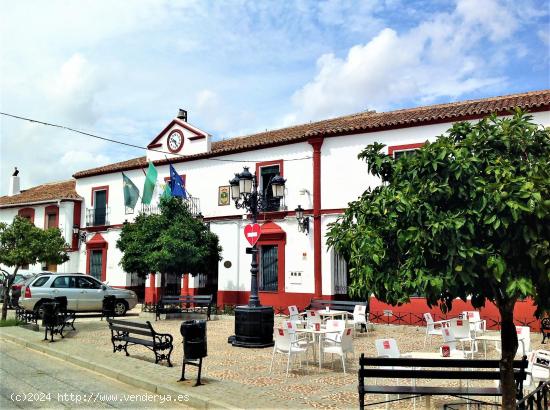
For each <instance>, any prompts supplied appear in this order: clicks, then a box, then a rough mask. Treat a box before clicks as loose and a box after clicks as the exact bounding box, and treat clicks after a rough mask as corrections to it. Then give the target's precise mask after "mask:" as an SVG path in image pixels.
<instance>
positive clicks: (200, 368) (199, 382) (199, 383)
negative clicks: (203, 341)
mask: <svg viewBox="0 0 550 410" xmlns="http://www.w3.org/2000/svg"><path fill="white" fill-rule="evenodd" d="M201 371H202V357H201V358H200V359H199V376H198V377H197V382H196V383H195V387H196V386H200V385H202V383H201Z"/></svg>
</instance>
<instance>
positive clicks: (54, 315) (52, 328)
mask: <svg viewBox="0 0 550 410" xmlns="http://www.w3.org/2000/svg"><path fill="white" fill-rule="evenodd" d="M42 308H43V312H44V313H43V314H42V326H44V328H45V331H44V340H48V332H49V333H50V342H53V335H54V334H59V335H60V336H61V338H64V337H65V336H64V335H63V331H64V330H65V328H66V327H71V328H72V330H76V329H75V327H74V321H75V319H76V312H75V311H74V310H68V309H67V297H66V296H59V297H56V298H54V299H45V300H44V302H43V303H42Z"/></svg>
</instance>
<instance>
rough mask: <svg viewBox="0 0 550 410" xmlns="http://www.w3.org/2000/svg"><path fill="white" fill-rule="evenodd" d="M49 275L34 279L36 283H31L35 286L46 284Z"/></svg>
mask: <svg viewBox="0 0 550 410" xmlns="http://www.w3.org/2000/svg"><path fill="white" fill-rule="evenodd" d="M48 279H49V276H42V277H40V278H38V279H36V280H35V281H34V283H33V284H32V285H31V286H33V287H37V288H39V287H41V286H44V284H45V283H46V282H47V281H48Z"/></svg>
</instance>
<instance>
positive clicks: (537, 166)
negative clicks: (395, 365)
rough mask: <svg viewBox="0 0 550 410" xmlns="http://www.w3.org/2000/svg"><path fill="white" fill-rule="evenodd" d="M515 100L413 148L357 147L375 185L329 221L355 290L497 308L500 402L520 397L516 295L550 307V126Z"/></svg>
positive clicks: (444, 305)
mask: <svg viewBox="0 0 550 410" xmlns="http://www.w3.org/2000/svg"><path fill="white" fill-rule="evenodd" d="M531 121H532V117H530V116H528V115H526V114H524V113H522V112H521V111H519V110H518V111H516V112H515V114H514V115H513V116H512V117H510V118H497V117H495V116H492V117H490V118H486V119H484V120H482V121H479V122H478V123H476V124H473V123H469V122H462V123H457V124H454V125H453V126H452V128H451V129H449V130H448V131H447V133H446V134H445V135H443V136H440V137H439V138H438V139H437V140H436V141H435V142H433V143H426V144H425V145H424V146H423V147H422V148H421V149H419V150H418V151H416V154H415V155H409V156H402V157H400V158H399V159H398V160H393V159H392V158H391V157H389V156H388V155H386V154H384V153H382V152H381V151H382V148H383V147H384V145H382V144H379V143H374V144H372V145H369V146H368V147H366V148H365V149H364V150H363V151H362V152H361V153H360V154H359V158H360V159H363V160H365V161H366V162H367V167H368V171H369V172H370V173H371V174H372V175H375V176H377V177H380V179H381V180H382V184H381V185H380V186H378V187H376V188H374V189H371V188H369V189H367V190H366V191H365V192H364V193H363V195H362V196H361V197H360V198H359V199H358V200H356V201H354V202H352V203H350V204H349V208H348V209H347V210H346V211H345V213H344V215H343V216H342V217H341V218H339V220H338V221H337V222H335V223H333V224H331V226H330V229H329V232H328V234H327V236H328V243H329V245H330V246H333V247H334V248H335V249H336V250H338V251H339V252H340V253H342V254H343V255H345V256H346V258H347V259H348V261H349V266H350V273H351V277H352V284H351V286H350V293H351V294H352V295H353V296H362V297H367V296H368V295H369V293H370V292H373V293H374V294H375V295H376V297H377V298H379V299H380V300H382V301H384V302H387V303H390V304H394V305H395V304H399V303H405V302H407V301H408V300H409V296H410V295H412V294H422V295H425V297H426V299H427V302H428V304H429V305H430V306H432V305H439V306H440V307H441V309H442V310H443V311H446V310H448V309H450V308H451V305H452V301H453V299H454V298H456V297H459V298H461V299H462V300H466V298H467V296H469V295H470V296H472V304H473V305H474V307H476V308H479V307H481V306H483V305H484V303H485V302H486V301H487V300H489V301H491V302H493V303H494V304H495V305H496V306H497V307H498V310H499V312H500V317H501V341H502V357H501V365H500V367H501V386H502V391H503V397H502V404H503V407H504V408H515V393H514V392H515V387H514V379H513V368H512V360H513V359H514V356H515V354H516V351H517V348H518V340H517V335H516V332H515V328H514V320H513V312H514V305H515V303H516V301H517V300H518V299H520V298H525V297H532V298H533V300H534V301H535V303H536V304H537V315H540V314H542V312H543V311H545V310H546V311H548V309H549V308H550V132H549V131H548V130H547V129H544V128H543V127H541V126H538V125H536V124H534V123H532V122H531Z"/></svg>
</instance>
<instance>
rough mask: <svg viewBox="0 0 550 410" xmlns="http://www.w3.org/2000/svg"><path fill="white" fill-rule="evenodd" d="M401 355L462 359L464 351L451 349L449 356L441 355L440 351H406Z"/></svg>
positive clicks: (422, 357)
mask: <svg viewBox="0 0 550 410" xmlns="http://www.w3.org/2000/svg"><path fill="white" fill-rule="evenodd" d="M401 357H410V358H413V359H464V352H463V351H462V350H451V352H450V355H449V357H443V356H442V355H441V352H408V353H403V354H402V355H401Z"/></svg>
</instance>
